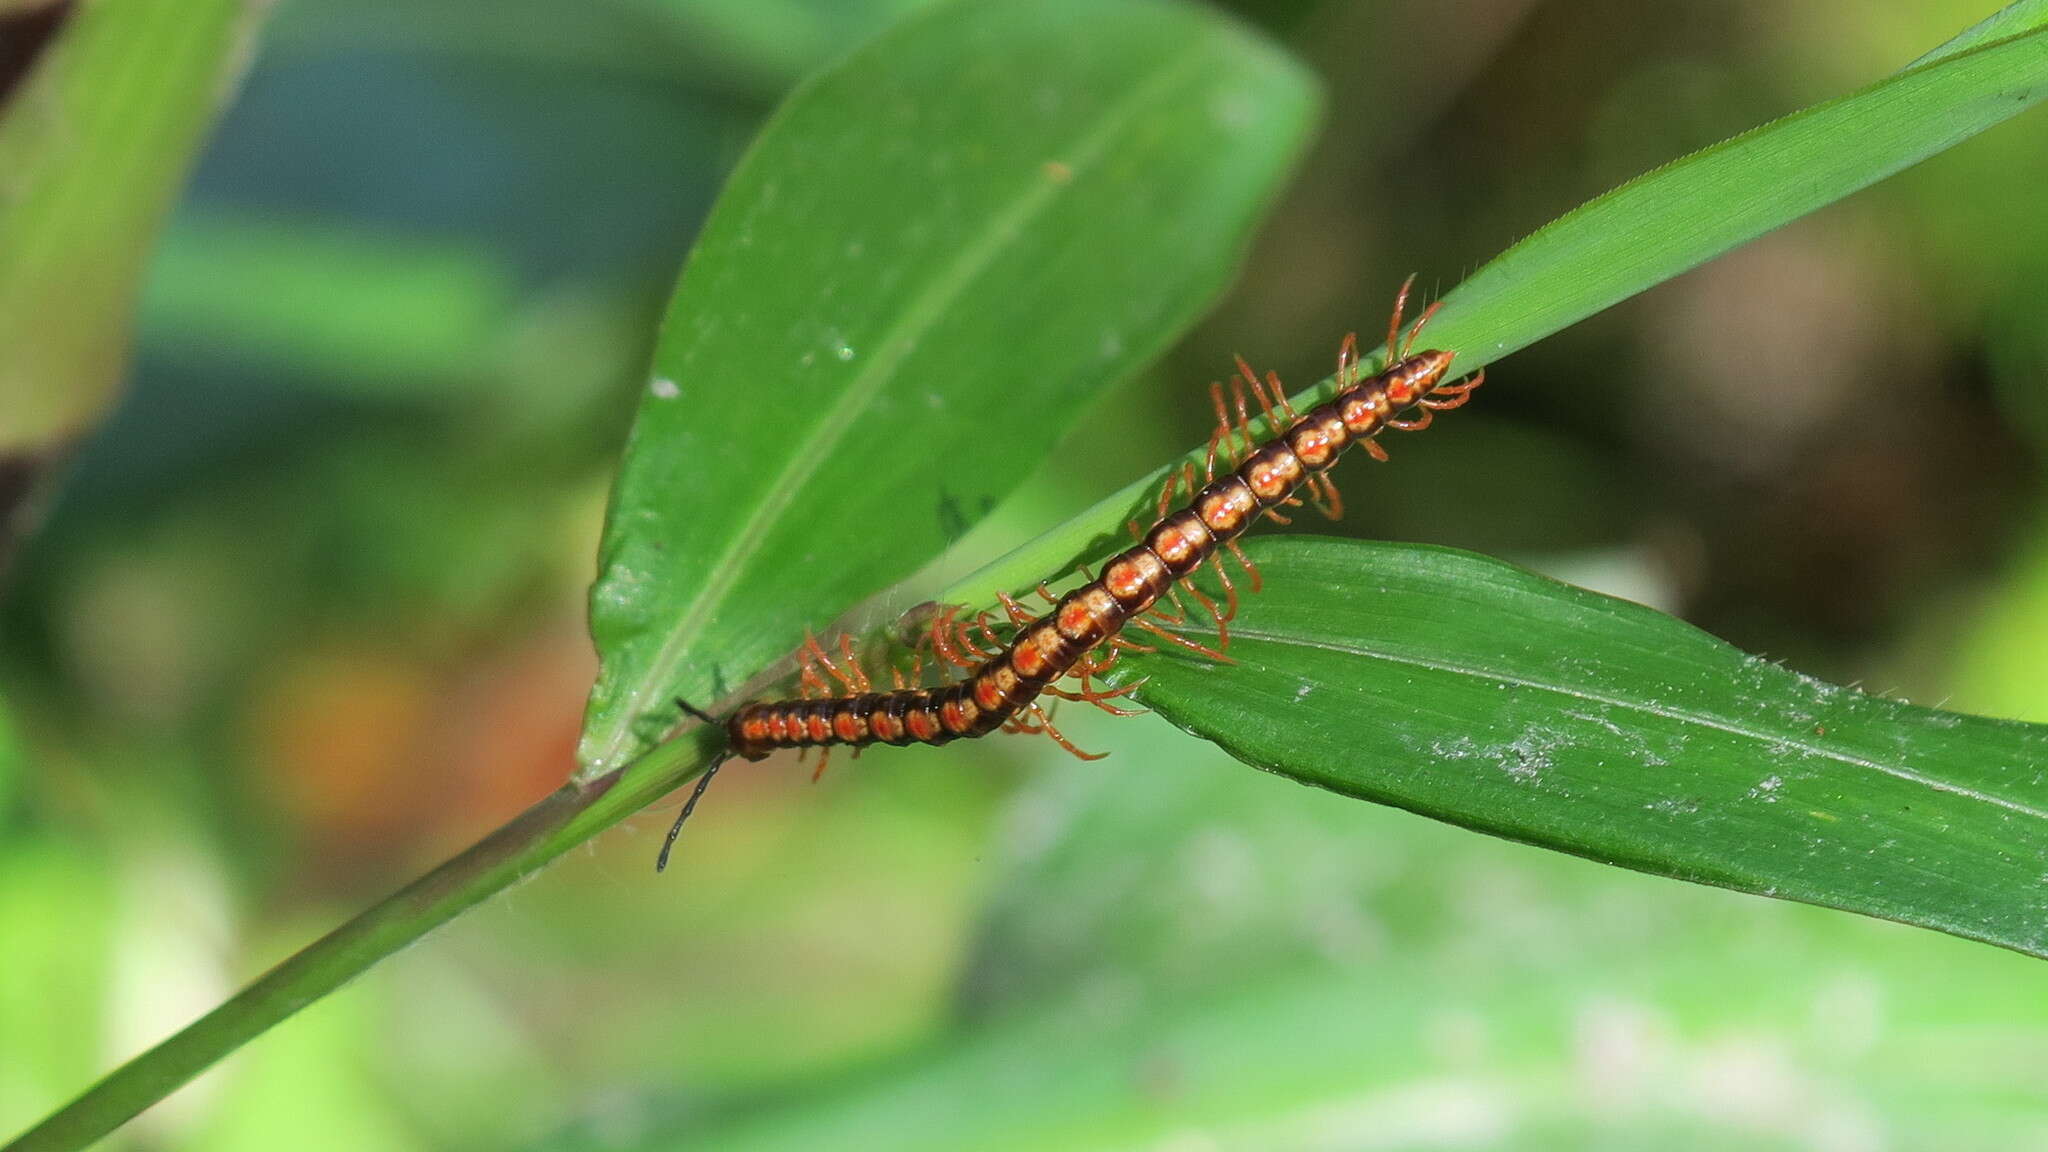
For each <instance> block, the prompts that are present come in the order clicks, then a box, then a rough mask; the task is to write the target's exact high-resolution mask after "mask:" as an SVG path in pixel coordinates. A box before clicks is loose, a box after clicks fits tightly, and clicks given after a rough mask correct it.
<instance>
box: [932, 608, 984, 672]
mask: <svg viewBox="0 0 2048 1152" xmlns="http://www.w3.org/2000/svg"><path fill="white" fill-rule="evenodd" d="M959 613H960V608H959V606H958V605H953V604H948V605H947V606H946V607H945V609H944V610H942V611H941V612H940V613H939V614H938V615H937V616H934V617H933V618H932V653H933V654H934V655H936V656H937V657H938V658H939V659H941V660H944V661H945V662H946V663H948V664H951V665H952V666H954V667H955V668H972V667H974V666H975V663H976V662H975V661H974V660H972V659H970V658H969V657H968V656H967V655H966V653H965V649H966V648H967V647H968V646H967V645H966V644H963V643H962V642H961V639H962V637H961V635H960V625H959V621H958V620H957V617H958V616H959Z"/></svg>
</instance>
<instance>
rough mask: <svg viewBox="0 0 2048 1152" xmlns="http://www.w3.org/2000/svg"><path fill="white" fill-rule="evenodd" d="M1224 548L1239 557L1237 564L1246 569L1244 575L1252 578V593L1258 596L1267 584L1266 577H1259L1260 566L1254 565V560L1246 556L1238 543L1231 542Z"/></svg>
mask: <svg viewBox="0 0 2048 1152" xmlns="http://www.w3.org/2000/svg"><path fill="white" fill-rule="evenodd" d="M1223 546H1224V547H1225V548H1228V549H1230V554H1231V555H1232V556H1235V557H1237V563H1238V565H1239V567H1242V568H1243V569H1244V574H1245V575H1246V576H1249V577H1251V580H1252V593H1253V594H1254V595H1256V594H1257V593H1258V592H1259V590H1260V589H1261V588H1263V587H1265V583H1266V580H1265V577H1263V576H1260V575H1259V566H1258V565H1257V564H1254V563H1252V558H1251V557H1249V556H1247V555H1245V554H1244V549H1242V548H1239V547H1238V546H1237V541H1235V540H1232V541H1229V542H1228V543H1226V544H1224V545H1223Z"/></svg>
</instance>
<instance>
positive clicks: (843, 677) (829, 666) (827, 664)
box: [804, 629, 855, 692]
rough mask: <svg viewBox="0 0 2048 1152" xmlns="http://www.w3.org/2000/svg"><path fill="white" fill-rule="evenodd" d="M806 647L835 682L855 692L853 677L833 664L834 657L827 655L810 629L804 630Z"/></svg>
mask: <svg viewBox="0 0 2048 1152" xmlns="http://www.w3.org/2000/svg"><path fill="white" fill-rule="evenodd" d="M804 647H805V648H806V649H807V650H809V652H810V654H811V656H812V657H813V658H815V659H816V660H817V661H818V663H819V665H820V666H822V667H823V668H824V669H825V671H826V672H828V673H830V674H831V676H832V678H833V679H834V680H837V681H839V683H840V685H841V686H843V687H844V688H845V689H846V690H847V691H848V692H852V691H855V688H854V680H853V677H851V676H848V675H847V674H846V673H845V672H843V671H841V670H840V668H839V665H837V664H834V663H833V662H832V657H831V656H829V655H827V654H826V653H825V646H824V645H823V644H820V643H818V638H817V636H816V635H814V634H813V633H812V632H811V631H810V630H809V629H805V630H804Z"/></svg>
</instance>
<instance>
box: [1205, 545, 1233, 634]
mask: <svg viewBox="0 0 2048 1152" xmlns="http://www.w3.org/2000/svg"><path fill="white" fill-rule="evenodd" d="M1209 562H1210V563H1211V564H1213V565H1215V566H1216V579H1218V580H1220V581H1222V582H1223V596H1224V605H1223V619H1224V620H1226V621H1229V620H1235V619H1237V585H1236V584H1233V583H1232V582H1231V580H1230V569H1228V568H1225V567H1224V566H1223V553H1221V552H1211V553H1209Z"/></svg>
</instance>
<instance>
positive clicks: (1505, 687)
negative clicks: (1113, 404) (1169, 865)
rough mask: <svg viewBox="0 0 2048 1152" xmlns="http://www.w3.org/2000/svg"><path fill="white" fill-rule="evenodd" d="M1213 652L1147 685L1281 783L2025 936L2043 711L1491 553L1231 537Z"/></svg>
mask: <svg viewBox="0 0 2048 1152" xmlns="http://www.w3.org/2000/svg"><path fill="white" fill-rule="evenodd" d="M1250 551H1251V553H1252V556H1253V559H1254V560H1255V561H1256V562H1257V563H1258V564H1259V566H1260V568H1261V569H1262V570H1263V572H1264V574H1265V578H1266V590H1265V592H1264V593H1263V594H1261V595H1259V596H1254V597H1250V598H1249V599H1248V600H1247V601H1246V606H1245V611H1244V615H1243V616H1242V617H1240V619H1239V621H1238V622H1236V623H1234V624H1233V625H1232V626H1231V637H1232V643H1231V646H1230V656H1231V658H1232V659H1233V660H1234V661H1236V663H1234V664H1231V665H1227V666H1212V665H1209V664H1206V663H1200V662H1196V661H1188V660H1178V659H1171V658H1161V657H1144V656H1139V657H1135V658H1133V659H1132V660H1131V661H1130V665H1131V670H1130V673H1129V675H1133V676H1135V675H1145V676H1149V677H1150V680H1149V681H1148V682H1147V683H1146V685H1145V687H1144V689H1143V691H1142V692H1141V693H1140V696H1141V698H1142V699H1143V701H1144V703H1145V704H1146V705H1147V706H1149V707H1152V708H1154V709H1156V710H1157V711H1158V712H1159V713H1160V714H1161V715H1163V716H1165V717H1166V718H1167V719H1168V720H1170V721H1172V722H1173V723H1175V724H1177V725H1179V726H1180V727H1182V728H1185V729H1187V730H1189V731H1191V732H1195V733H1197V734H1199V735H1202V736H1206V737H1208V738H1209V739H1211V740H1214V741H1216V742H1217V743H1219V744H1221V745H1222V746H1223V747H1224V748H1225V749H1226V750H1228V751H1229V752H1230V753H1231V755H1233V756H1236V757H1237V758H1239V759H1241V760H1243V761H1245V762H1247V763H1249V764H1254V765H1257V766H1258V767H1261V768H1266V769H1269V770H1271V771H1275V772H1279V773H1282V774H1283V775H1286V776H1290V777H1292V778H1294V779H1296V780H1300V781H1302V782H1303V783H1308V784H1314V785H1317V786H1319V787H1323V788H1329V789H1332V790H1334V791H1338V792H1342V793H1345V794H1347V795H1351V796H1357V797H1360V798H1363V799H1368V800H1375V801H1379V802H1381V803H1385V804H1393V805H1396V806H1399V807H1402V808H1406V809H1409V810H1411V811H1414V812H1418V813H1421V814H1423V815H1426V816H1431V817H1434V818H1436V819H1439V820H1447V821H1450V822H1452V823H1454V824H1462V825H1464V826H1466V827H1469V828H1476V829H1479V830H1481V831H1484V832H1491V833H1494V834H1496V835H1500V836H1506V837H1509V838H1512V839H1516V840H1523V841H1527V842H1529V843H1532V844H1540V845H1543V846H1545V847H1548V848H1555V849H1558V850H1560V851H1564V852H1571V853H1574V854H1576V855H1580V856H1586V857H1590V858H1592V859H1595V860H1600V861H1604V862H1606V863H1610V864H1620V865H1623V866H1626V867H1630V868H1636V869H1640V870H1642V871H1646V872H1656V873H1660V874H1663V875H1668V876H1676V877H1679V878H1681V879H1685V880H1693V881H1698V882H1701V883H1706V884H1717V885H1721V886H1723V887H1728V888H1736V889H1740V890H1742V891H1745V892H1757V893H1761V894H1764V895H1767V896H1777V897H1781V898H1784V899H1790V900H1800V901H1805V902H1807V903H1811V904H1822V905H1826V906H1828V907H1831V908H1844V909H1848V910H1850V911H1853V912H1862V913H1866V914H1868V915H1872V916H1880V917H1884V918H1886V919H1890V920H1901V921H1905V922H1907V923H1911V924H1918V925H1922V926H1925V927H1929V928H1937V929H1940V930H1941V931H1944V932H1950V933H1953V934H1955V935H1958V936H1966V937H1969V938H1972V939H1976V940H1984V941H1988V942H1990V943H1993V944H2000V945H2003V946H2005V947H2008V948H2013V949H2016V950H2018V951H2021V952H2027V953H2031V954H2033V955H2036V956H2048V771H2044V768H2043V765H2044V764H2048V727H2042V726H2036V725H2029V724H2019V723H2012V722H2006V721H1997V720H1986V719H1981V718H1978V717H1974V716H1964V715H1960V714H1958V713H1953V712H1940V711H1936V710H1933V709H1928V708H1918V707H1914V706H1912V705H1909V704H1902V703H1897V702H1894V701H1890V700H1882V699H1878V698H1875V697H1871V696H1866V695H1864V694H1862V693H1860V692H1855V691H1851V690H1849V689H1846V688H1838V687H1835V686H1834V685H1831V684H1825V683H1822V682H1820V681H1818V680H1814V679H1812V678H1810V677H1806V676H1802V675H1799V674H1798V673H1795V672H1792V671H1789V670H1787V669H1785V668H1781V667H1779V666H1777V665H1775V664H1772V663H1770V662H1768V661H1766V660H1763V659H1760V658H1758V657H1754V656H1748V655H1745V654H1743V653H1742V652H1740V651H1738V650H1737V649H1735V648H1732V647H1730V646H1729V645H1727V644H1724V643H1722V642H1721V641H1719V640H1716V639H1714V638H1713V637H1711V636H1709V635H1707V634H1706V633H1704V632H1701V631H1699V630H1697V629H1695V628H1693V627H1691V626H1690V625H1687V624H1684V623H1682V622H1680V621H1678V620H1674V619H1672V618H1671V617H1668V616H1665V615H1662V614H1660V613H1657V612H1653V611H1651V610H1649V609H1647V608H1643V607H1641V606H1639V605H1636V604H1631V603H1628V602H1627V601H1623V600H1614V599H1610V598H1608V597H1605V596H1599V595H1596V594H1594V593H1591V592H1586V591H1583V590H1580V589H1577V588H1573V587H1570V586H1569V585H1565V584H1559V583H1556V582H1554V581H1551V580H1548V579H1545V578H1543V577H1540V576H1536V575H1533V574H1531V573H1528V572H1524V571H1522V570H1520V569H1517V568H1514V567H1512V566H1510V565H1507V564H1503V563H1500V562H1498V561H1494V560H1488V559H1484V558H1482V557H1478V556H1471V555H1467V554H1464V553H1458V552H1451V551H1447V550H1441V549H1434V548H1418V547H1398V546H1394V545H1386V544H1369V543H1364V542H1357V541H1338V540H1326V539H1317V538H1314V537H1293V538H1284V539H1268V540H1261V541H1257V542H1256V543H1254V545H1253V546H1252V548H1251V549H1250Z"/></svg>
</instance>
